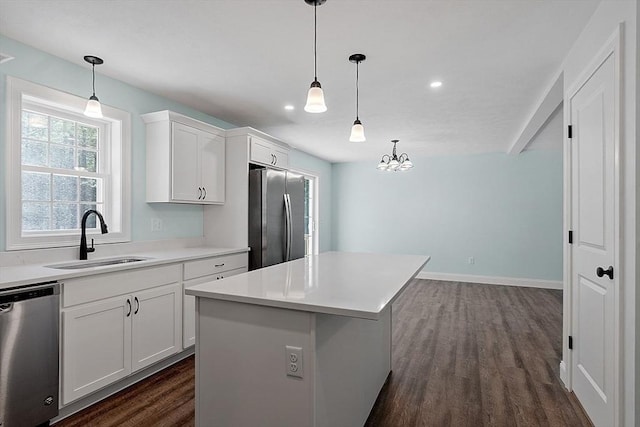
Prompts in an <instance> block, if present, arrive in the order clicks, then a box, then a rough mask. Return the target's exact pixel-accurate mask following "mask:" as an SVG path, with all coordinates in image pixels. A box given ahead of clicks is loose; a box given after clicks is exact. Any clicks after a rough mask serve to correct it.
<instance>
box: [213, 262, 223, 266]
mask: <svg viewBox="0 0 640 427" xmlns="http://www.w3.org/2000/svg"><path fill="white" fill-rule="evenodd" d="M214 267H224V262H223V263H222V264H214Z"/></svg>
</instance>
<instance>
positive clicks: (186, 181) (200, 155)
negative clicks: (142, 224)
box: [141, 110, 225, 204]
mask: <svg viewBox="0 0 640 427" xmlns="http://www.w3.org/2000/svg"><path fill="white" fill-rule="evenodd" d="M141 117H142V120H144V122H145V123H146V128H147V164H146V167H147V202H173V203H197V204H222V203H224V202H225V138H224V130H222V129H220V128H217V127H215V126H213V125H210V124H207V123H204V122H201V121H198V120H195V119H192V118H190V117H187V116H183V115H182V114H178V113H174V112H173V111H168V110H165V111H158V112H155V113H148V114H143V115H142V116H141Z"/></svg>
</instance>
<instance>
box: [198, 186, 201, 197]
mask: <svg viewBox="0 0 640 427" xmlns="http://www.w3.org/2000/svg"><path fill="white" fill-rule="evenodd" d="M198 193H199V194H198V200H201V199H202V188H200V187H198Z"/></svg>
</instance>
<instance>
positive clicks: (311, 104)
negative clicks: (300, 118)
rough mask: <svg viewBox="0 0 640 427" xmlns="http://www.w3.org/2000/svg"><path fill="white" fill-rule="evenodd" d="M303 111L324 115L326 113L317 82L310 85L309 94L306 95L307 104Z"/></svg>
mask: <svg viewBox="0 0 640 427" xmlns="http://www.w3.org/2000/svg"><path fill="white" fill-rule="evenodd" d="M304 111H306V112H307V113H324V112H325V111H327V106H326V104H325V103H324V93H323V92H322V86H320V82H319V81H317V80H314V81H313V82H312V83H311V87H310V88H309V93H307V104H306V105H305V106H304Z"/></svg>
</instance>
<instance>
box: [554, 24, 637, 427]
mask: <svg viewBox="0 0 640 427" xmlns="http://www.w3.org/2000/svg"><path fill="white" fill-rule="evenodd" d="M622 34H623V24H622V23H620V24H619V25H618V27H616V29H615V30H614V32H613V33H612V34H611V36H609V38H608V39H607V41H606V42H605V44H604V45H603V46H602V48H601V49H600V50H599V51H598V53H597V54H596V55H594V57H593V59H592V60H591V61H590V62H589V64H588V65H587V66H586V67H585V68H584V70H583V71H582V73H580V75H579V77H578V78H577V79H576V81H575V82H573V84H571V85H569V88H568V90H566V91H565V94H564V101H563V105H564V108H563V109H564V125H565V126H564V129H565V131H564V138H563V141H564V143H563V157H564V158H563V171H564V173H563V189H564V196H563V199H564V200H563V207H564V215H563V232H564V238H563V241H564V245H563V259H564V262H563V291H564V292H563V303H562V307H563V313H562V322H563V327H562V361H561V362H560V379H561V380H562V382H563V383H564V384H565V386H566V387H567V389H568V390H569V391H571V390H573V378H572V366H573V354H572V351H571V350H569V336H570V335H572V330H573V324H572V323H573V321H572V316H573V311H574V307H573V284H572V281H571V280H572V273H573V266H572V255H573V246H572V245H571V244H569V239H568V237H569V230H572V229H573V224H572V216H573V211H572V204H571V201H572V195H573V194H572V180H571V175H572V163H571V156H572V146H571V139H570V138H569V135H568V131H567V129H568V126H569V125H570V124H571V100H572V98H573V97H574V96H575V95H576V93H577V92H578V91H579V90H580V89H581V88H582V87H583V86H584V85H585V84H586V83H587V81H588V80H589V79H590V78H591V76H592V75H593V74H594V73H595V72H596V71H597V70H598V68H599V67H600V66H601V65H602V64H603V63H604V62H605V61H606V60H607V59H608V58H609V57H610V56H612V55H613V61H614V67H615V71H614V78H615V82H614V93H613V96H614V109H615V110H614V118H613V124H614V125H613V126H614V130H613V131H614V192H613V197H614V219H615V227H614V243H613V251H614V262H613V268H614V271H615V272H616V275H617V278H618V280H617V285H616V286H614V288H613V292H614V296H613V299H614V313H615V316H614V348H613V352H614V364H615V365H614V368H613V371H614V379H613V380H614V385H613V396H612V397H613V400H614V426H619V425H620V422H621V420H622V401H623V399H622V398H621V397H622V396H623V378H621V377H620V373H621V369H620V368H621V366H622V363H623V361H622V342H621V339H622V334H621V329H620V328H621V325H622V320H623V319H624V313H623V306H622V298H621V297H622V294H623V293H624V290H623V289H620V286H621V284H623V283H624V280H622V277H621V274H620V273H621V269H620V254H621V253H622V252H621V251H622V239H621V228H622V216H621V210H620V202H621V200H622V189H621V187H620V175H621V173H620V166H621V162H620V129H621V121H620V117H621V109H622V105H623V104H622V96H621V92H620V83H621V81H622V68H621V65H622V58H621V55H622V39H621V35H622Z"/></svg>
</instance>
